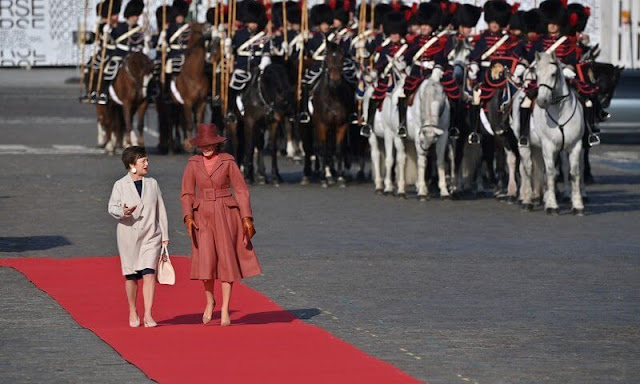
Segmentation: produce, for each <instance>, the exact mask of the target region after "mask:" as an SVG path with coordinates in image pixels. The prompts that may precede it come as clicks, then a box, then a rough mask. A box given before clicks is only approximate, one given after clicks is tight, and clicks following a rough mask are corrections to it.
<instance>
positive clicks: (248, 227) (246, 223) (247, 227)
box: [242, 216, 256, 240]
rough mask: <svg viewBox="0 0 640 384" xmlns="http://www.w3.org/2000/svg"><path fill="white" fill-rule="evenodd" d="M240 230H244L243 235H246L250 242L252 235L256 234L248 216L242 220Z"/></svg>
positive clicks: (251, 220) (251, 219)
mask: <svg viewBox="0 0 640 384" xmlns="http://www.w3.org/2000/svg"><path fill="white" fill-rule="evenodd" d="M242 229H244V233H245V234H246V235H247V239H249V240H251V238H252V237H253V235H255V234H256V229H255V228H254V227H253V218H251V217H248V216H247V217H245V218H243V219H242Z"/></svg>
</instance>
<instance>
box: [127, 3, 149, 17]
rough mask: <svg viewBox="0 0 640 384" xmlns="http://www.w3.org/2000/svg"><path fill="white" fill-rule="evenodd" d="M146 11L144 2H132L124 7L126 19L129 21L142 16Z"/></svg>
mask: <svg viewBox="0 0 640 384" xmlns="http://www.w3.org/2000/svg"><path fill="white" fill-rule="evenodd" d="M143 11H144V2H143V1H142V0H131V1H130V2H128V3H127V6H126V7H124V18H125V19H128V18H129V17H131V16H140V15H142V12H143Z"/></svg>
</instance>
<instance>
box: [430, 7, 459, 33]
mask: <svg viewBox="0 0 640 384" xmlns="http://www.w3.org/2000/svg"><path fill="white" fill-rule="evenodd" d="M431 2H432V3H435V4H436V5H438V6H439V7H440V9H441V10H442V17H441V18H440V26H441V27H446V26H448V25H449V24H451V23H453V16H454V15H455V13H456V10H457V9H458V8H459V7H460V4H459V3H457V2H455V1H450V0H431Z"/></svg>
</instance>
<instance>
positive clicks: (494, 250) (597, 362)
mask: <svg viewBox="0 0 640 384" xmlns="http://www.w3.org/2000/svg"><path fill="white" fill-rule="evenodd" d="M10 72H11V73H13V74H15V75H12V76H11V78H12V80H11V81H13V82H14V83H15V82H18V81H19V79H18V78H19V76H23V75H24V73H19V72H12V71H10ZM7 73H8V72H6V71H3V72H0V85H3V84H2V82H3V81H4V79H6V77H5V75H6V74H7ZM32 73H33V74H35V75H34V76H35V78H36V80H39V79H41V78H45V79H46V81H45V84H46V87H45V88H43V89H40V88H39V89H37V90H36V89H35V88H34V87H33V85H30V86H28V87H27V88H14V87H13V85H14V84H13V83H11V82H8V83H7V84H4V85H5V86H4V87H1V88H0V126H1V127H2V132H3V136H2V138H1V139H0V162H1V164H2V166H1V167H0V257H45V256H47V257H61V258H66V257H78V256H103V255H116V254H117V249H116V244H115V221H114V220H113V219H112V218H111V217H110V216H108V214H107V213H106V204H107V200H108V198H109V193H110V191H111V186H112V185H113V182H114V181H115V180H116V179H117V178H119V177H121V175H122V174H123V172H124V169H123V168H122V164H121V162H120V160H119V158H118V157H117V156H116V157H108V156H104V155H95V154H91V153H92V151H91V150H89V149H87V148H89V147H91V146H92V145H94V143H95V125H94V123H93V115H92V113H93V110H92V108H91V107H89V106H86V105H79V104H78V103H77V102H75V101H74V100H73V98H74V97H75V96H76V95H77V88H76V87H75V86H72V85H63V84H62V82H63V80H64V78H65V76H67V75H70V74H71V72H62V73H61V72H59V71H48V72H39V71H35V72H32ZM45 74H46V75H45ZM36 80H33V81H36ZM43 81H44V80H43ZM29 84H32V83H29ZM151 120H152V119H151ZM150 125H151V126H152V127H153V122H151V123H150ZM60 144H66V145H70V144H73V145H79V146H84V147H86V148H84V149H83V148H75V149H73V150H70V149H69V148H66V149H64V148H63V149H60V148H58V149H55V148H53V147H52V146H53V145H60ZM154 144H155V143H154V139H153V138H152V137H151V138H148V145H150V146H152V145H154ZM10 145H12V146H10ZM16 145H22V146H24V147H15V146H16ZM12 148H13V149H12ZM25 148H26V149H25ZM42 148H47V150H46V151H45V150H43V149H42ZM52 148H53V149H52ZM638 149H639V148H638V147H637V146H602V147H600V148H597V149H595V150H594V152H593V158H594V161H593V162H594V167H595V176H596V179H597V181H598V184H596V185H593V186H590V187H589V188H588V191H589V193H590V197H591V202H590V203H589V204H588V205H587V211H588V215H587V216H586V217H582V218H578V217H573V216H571V215H569V214H564V215H562V216H560V217H548V216H546V215H544V214H543V213H542V212H541V211H540V210H538V211H536V212H533V213H529V214H527V213H522V212H520V211H519V210H518V208H517V207H516V206H512V205H507V204H502V203H499V202H496V201H495V200H493V199H478V200H464V201H449V202H441V201H437V200H434V201H430V202H426V203H419V202H417V201H415V200H406V201H405V200H398V199H395V198H391V197H378V196H375V195H374V194H373V188H372V186H371V185H355V184H354V185H350V186H349V187H348V188H346V189H329V190H322V189H321V188H320V187H319V186H318V185H311V186H308V187H302V186H299V185H297V184H295V180H297V179H299V166H297V165H295V164H289V163H284V162H283V168H284V172H285V178H286V179H287V180H289V181H291V183H288V184H284V185H282V186H281V187H280V188H274V187H272V186H255V187H253V188H252V201H253V205H254V211H255V216H256V226H257V230H258V235H257V236H256V238H255V245H256V247H257V249H258V251H259V256H260V259H261V262H262V264H263V267H264V271H265V274H264V276H261V277H259V278H254V279H251V280H248V281H247V283H248V284H249V285H251V286H252V287H254V288H256V289H258V290H260V291H261V292H263V293H265V294H266V295H268V296H269V297H271V298H273V299H274V300H275V301H277V302H278V303H279V304H280V305H282V306H283V307H285V308H287V309H289V310H292V311H293V312H294V313H296V314H297V315H298V316H300V317H302V318H304V319H306V320H307V321H309V322H310V323H313V324H316V325H318V326H320V327H323V328H325V329H327V330H328V331H330V332H331V333H333V334H334V335H336V336H337V337H340V338H342V339H344V340H346V341H348V342H350V343H352V344H354V345H355V346H357V347H359V348H361V349H363V350H364V351H365V352H367V353H369V354H371V355H373V356H376V357H378V358H381V359H383V360H385V361H388V362H390V363H392V364H394V365H396V366H398V367H399V368H401V369H403V370H404V371H406V372H408V373H409V374H411V375H413V376H415V377H417V378H419V379H422V380H425V381H429V382H430V383H457V382H460V383H465V382H470V383H604V382H606V383H611V382H620V383H637V382H640V373H639V372H638V363H637V362H638V361H640V347H639V346H638V345H640V344H639V342H640V328H639V324H638V319H639V318H640V297H639V296H640V290H639V289H638V281H639V278H640V268H639V262H638V260H639V258H638V255H640V240H639V239H638V235H637V233H638V232H637V218H638V217H639V216H638V213H639V212H640V187H639V182H640V156H639V155H638V153H639V151H638ZM73 151H76V152H75V154H69V152H73ZM3 152H4V153H5V154H2V153H3ZM6 153H23V154H16V155H11V154H6ZM150 160H151V165H150V173H151V176H153V177H155V178H156V179H157V180H158V182H159V183H160V186H161V188H162V190H163V193H164V195H165V201H166V202H167V204H168V213H169V217H170V231H171V232H170V233H171V250H172V252H173V253H174V254H186V253H187V252H188V249H189V248H188V239H187V238H186V235H185V233H184V230H183V227H182V224H181V222H180V216H181V213H180V207H179V202H178V196H179V186H180V177H181V172H182V168H183V166H184V164H185V161H186V156H171V157H169V156H159V155H153V154H152V155H151V159H150ZM563 208H564V212H565V213H566V212H567V211H568V207H567V206H566V205H565V206H564V207H563ZM0 282H1V284H0V285H1V288H0V289H1V291H0V294H2V297H3V299H2V302H1V303H0V321H2V324H3V327H2V329H1V330H0V341H2V342H1V343H0V356H2V357H3V358H2V360H1V361H2V362H1V363H0V367H1V368H2V369H0V381H2V382H36V381H40V382H45V381H46V382H49V381H57V382H77V381H104V382H115V381H141V380H144V375H143V374H142V373H140V372H139V371H138V370H137V369H135V367H132V366H130V365H128V364H127V363H126V362H124V361H122V359H121V358H119V356H118V355H117V354H116V353H115V352H114V351H113V350H111V349H110V348H109V347H108V346H106V345H105V344H103V343H102V342H101V341H99V340H98V339H97V338H96V337H95V336H94V335H92V334H91V333H90V332H88V331H86V330H84V329H80V328H79V327H78V326H77V324H75V323H74V322H73V321H72V320H71V318H70V317H69V316H68V314H66V312H65V311H64V310H62V309H61V308H60V307H59V306H58V305H57V304H56V303H54V302H52V301H51V300H50V299H48V297H47V296H46V295H45V294H43V293H42V292H40V291H39V290H37V289H35V288H34V287H33V286H32V285H31V284H30V283H29V282H27V281H26V280H25V279H24V278H22V277H21V276H20V275H19V274H18V273H16V272H15V271H12V270H6V269H0ZM123 305H124V303H123ZM157 305H162V298H161V297H160V298H158V302H157ZM34 318H35V319H36V320H35V321H36V323H37V326H36V327H32V323H33V322H34V320H33V319H34ZM45 319H46V321H45ZM125 322H126V319H123V324H125ZM32 328H34V329H32ZM47 346H56V347H55V348H58V349H55V352H56V353H53V352H52V353H42V352H41V351H40V350H39V348H45V349H46V348H48V347H47ZM80 346H81V347H80ZM80 351H82V352H80ZM98 362H99V363H98ZM61 366H64V367H65V371H64V372H57V371H56V369H59V367H61ZM52 378H53V379H52ZM78 378H79V379H78ZM76 379H78V380H76Z"/></svg>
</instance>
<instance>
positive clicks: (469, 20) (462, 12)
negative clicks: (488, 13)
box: [453, 4, 482, 28]
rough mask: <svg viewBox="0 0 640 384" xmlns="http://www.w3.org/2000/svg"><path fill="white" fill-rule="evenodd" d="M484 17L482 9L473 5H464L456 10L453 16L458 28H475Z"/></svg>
mask: <svg viewBox="0 0 640 384" xmlns="http://www.w3.org/2000/svg"><path fill="white" fill-rule="evenodd" d="M480 16H482V8H481V7H476V6H473V5H471V4H462V5H461V6H459V7H458V9H456V13H455V14H454V16H453V23H454V24H455V25H458V26H463V27H467V28H473V27H475V26H476V25H477V24H478V20H480Z"/></svg>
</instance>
